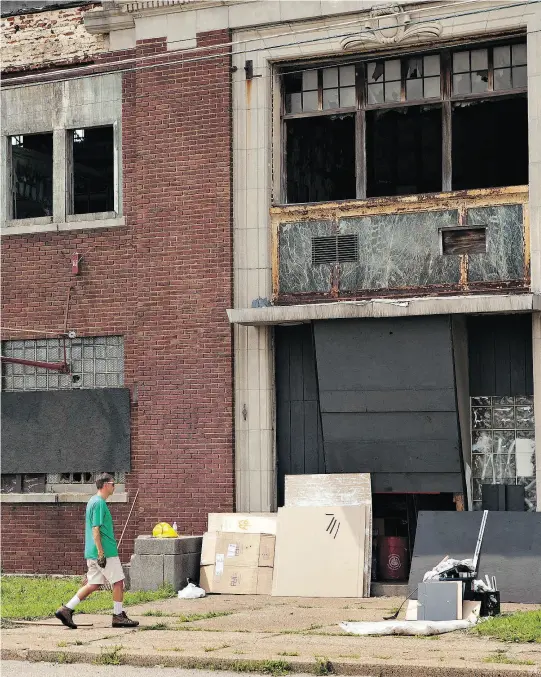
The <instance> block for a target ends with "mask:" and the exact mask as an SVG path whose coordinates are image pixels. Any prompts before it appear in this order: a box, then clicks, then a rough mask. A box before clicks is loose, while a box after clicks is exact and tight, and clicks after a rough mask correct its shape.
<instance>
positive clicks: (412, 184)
mask: <svg viewBox="0 0 541 677" xmlns="http://www.w3.org/2000/svg"><path fill="white" fill-rule="evenodd" d="M441 149H442V124H441V108H440V107H439V106H430V107H428V106H409V107H407V108H392V109H388V110H374V111H367V114H366V160H367V196H368V197H379V196H386V195H408V194H414V193H431V192H437V191H440V190H441V187H442V175H441V164H442V162H441V157H442V155H441V152H442V151H441Z"/></svg>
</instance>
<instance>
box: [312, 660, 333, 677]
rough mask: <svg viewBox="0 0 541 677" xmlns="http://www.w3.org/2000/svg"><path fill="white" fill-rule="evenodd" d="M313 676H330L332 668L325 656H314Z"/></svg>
mask: <svg viewBox="0 0 541 677" xmlns="http://www.w3.org/2000/svg"><path fill="white" fill-rule="evenodd" d="M315 660H316V663H315V665H314V675H332V674H333V673H334V667H333V664H332V663H331V661H330V660H329V659H328V658H327V657H326V656H315Z"/></svg>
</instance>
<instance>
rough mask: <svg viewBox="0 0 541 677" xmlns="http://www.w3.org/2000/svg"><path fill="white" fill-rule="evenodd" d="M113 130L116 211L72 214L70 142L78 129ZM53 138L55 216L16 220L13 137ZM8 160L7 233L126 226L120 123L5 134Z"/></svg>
mask: <svg viewBox="0 0 541 677" xmlns="http://www.w3.org/2000/svg"><path fill="white" fill-rule="evenodd" d="M97 127H112V129H113V193H114V209H113V211H109V212H89V213H87V214H70V213H69V212H70V211H71V209H70V205H71V202H72V195H73V191H72V188H71V186H72V183H73V170H72V165H73V163H72V151H71V143H70V139H71V137H72V134H73V130H74V129H92V128H97ZM51 131H52V135H53V213H52V215H51V216H40V217H30V218H23V219H16V218H14V217H13V181H14V172H13V156H12V144H11V138H12V137H14V136H15V137H16V136H30V135H34V134H50V133H51ZM2 143H3V149H4V157H5V161H4V163H3V171H4V176H5V181H4V205H5V206H4V213H3V215H2V231H3V234H5V235H9V234H19V233H25V232H42V231H45V232H46V231H50V230H54V231H56V230H72V229H83V228H111V227H114V226H123V225H125V219H124V218H123V207H122V194H123V187H122V160H121V153H120V148H121V124H120V122H119V121H118V120H113V121H109V122H105V123H103V122H100V124H97V125H88V124H75V123H74V124H70V126H69V127H66V128H60V129H59V128H55V129H52V130H51V129H40V130H35V129H33V130H32V131H25V130H24V129H17V130H16V131H10V133H9V134H5V135H2Z"/></svg>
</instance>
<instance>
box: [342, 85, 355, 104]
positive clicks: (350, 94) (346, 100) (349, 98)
mask: <svg viewBox="0 0 541 677" xmlns="http://www.w3.org/2000/svg"><path fill="white" fill-rule="evenodd" d="M355 105H356V96H355V87H341V88H340V107H341V108H348V107H350V106H355Z"/></svg>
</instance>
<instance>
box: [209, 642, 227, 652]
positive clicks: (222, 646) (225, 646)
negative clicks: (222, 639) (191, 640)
mask: <svg viewBox="0 0 541 677" xmlns="http://www.w3.org/2000/svg"><path fill="white" fill-rule="evenodd" d="M230 646H231V644H220V645H219V646H205V647H203V651H205V652H206V653H210V652H211V651H219V650H220V649H229V647H230Z"/></svg>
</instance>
